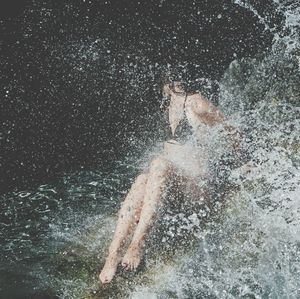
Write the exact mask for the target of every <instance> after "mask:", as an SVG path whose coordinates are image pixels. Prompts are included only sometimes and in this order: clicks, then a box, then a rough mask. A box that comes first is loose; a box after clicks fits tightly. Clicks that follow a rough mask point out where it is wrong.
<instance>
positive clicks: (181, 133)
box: [167, 95, 194, 144]
mask: <svg viewBox="0 0 300 299" xmlns="http://www.w3.org/2000/svg"><path fill="white" fill-rule="evenodd" d="M186 100H187V95H185V99H184V104H183V112H184V116H183V118H182V119H181V120H180V122H179V124H178V125H177V127H176V129H175V132H174V134H172V131H171V128H170V125H169V121H168V125H167V128H168V133H167V139H173V140H176V141H177V142H179V143H180V144H184V143H186V141H187V140H188V139H189V137H190V136H191V135H193V132H194V131H193V128H192V126H191V125H190V123H189V121H188V119H187V116H186V111H185V109H186ZM168 142H170V143H172V141H168Z"/></svg>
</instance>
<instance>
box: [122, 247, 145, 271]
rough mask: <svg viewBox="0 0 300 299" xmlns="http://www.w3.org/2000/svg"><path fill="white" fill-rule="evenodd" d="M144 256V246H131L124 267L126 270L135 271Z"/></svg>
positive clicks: (123, 261)
mask: <svg viewBox="0 0 300 299" xmlns="http://www.w3.org/2000/svg"><path fill="white" fill-rule="evenodd" d="M142 255H143V245H136V244H130V246H129V247H128V249H127V251H126V254H125V256H124V257H123V259H122V266H123V267H124V269H125V270H130V271H132V270H135V269H136V268H137V267H138V266H139V264H140V262H141V258H142Z"/></svg>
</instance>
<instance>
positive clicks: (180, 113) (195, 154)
mask: <svg viewBox="0 0 300 299" xmlns="http://www.w3.org/2000/svg"><path fill="white" fill-rule="evenodd" d="M163 95H164V97H169V98H170V104H169V107H168V112H169V123H170V129H171V136H172V139H170V140H169V141H167V142H166V143H165V144H164V150H163V152H162V153H161V154H160V155H159V156H157V157H156V158H155V159H154V160H153V161H152V162H151V163H150V166H149V169H148V171H147V172H144V173H141V174H140V175H139V176H138V177H137V178H136V180H135V182H134V183H133V185H132V187H131V189H130V191H129V192H128V194H127V196H126V198H125V200H124V202H123V204H122V207H121V209H120V212H119V218H118V222H117V226H116V230H115V234H114V237H113V240H112V242H111V245H110V247H109V255H108V257H107V259H106V262H105V265H104V267H103V269H102V271H101V273H100V275H99V278H100V281H101V282H102V283H109V282H110V281H111V280H112V279H113V277H114V275H115V273H116V269H117V266H118V264H119V263H120V262H121V264H122V266H123V267H124V268H125V269H126V270H134V269H136V268H137V267H138V265H139V263H140V261H141V257H142V255H143V250H144V244H145V237H146V235H147V233H148V230H149V228H150V227H151V225H152V223H153V220H154V217H155V215H156V213H157V210H158V207H159V204H160V203H161V201H162V193H163V191H164V189H165V187H166V185H167V183H168V181H169V179H170V178H172V177H173V176H174V175H175V174H176V175H178V174H179V175H181V176H182V177H184V178H186V181H188V182H190V187H192V188H193V187H195V186H197V184H196V182H197V180H198V179H200V180H201V179H206V178H207V177H208V176H209V171H207V169H206V167H205V164H206V163H205V162H206V161H205V153H203V152H202V153H201V151H199V150H197V146H195V144H193V142H188V138H189V137H190V136H191V135H195V136H196V137H198V138H197V139H198V142H201V135H202V134H204V133H205V131H207V128H208V127H211V126H213V125H215V124H222V123H223V122H224V116H223V114H222V113H221V112H220V111H219V110H218V108H217V107H215V106H214V105H213V104H212V103H211V102H209V101H208V100H207V99H206V98H204V97H203V96H202V95H201V94H200V93H198V92H194V93H193V92H190V93H188V92H186V91H185V90H184V88H183V85H182V84H181V83H180V82H173V83H172V84H165V85H164V86H163ZM228 128H229V127H228V126H227V129H228ZM206 133H207V132H206ZM196 188H197V187H196ZM194 190H196V189H194ZM131 233H133V236H132V239H131V242H130V244H129V246H128V248H127V251H126V253H125V255H124V256H123V259H121V254H122V253H123V252H122V251H123V250H122V249H123V248H124V246H125V245H126V243H127V242H128V240H127V239H128V238H127V237H128V236H129V235H130V234H131Z"/></svg>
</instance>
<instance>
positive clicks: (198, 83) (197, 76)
mask: <svg viewBox="0 0 300 299" xmlns="http://www.w3.org/2000/svg"><path fill="white" fill-rule="evenodd" d="M174 82H180V84H181V87H182V88H183V90H184V92H185V93H187V94H195V93H201V94H202V95H203V96H205V97H206V98H208V99H209V100H210V101H212V102H213V103H214V104H217V98H218V91H219V83H218V82H217V81H216V80H212V79H210V78H208V77H205V76H204V75H203V74H202V73H201V72H197V73H195V71H192V70H189V68H183V67H181V68H180V69H167V71H165V72H163V73H162V79H161V83H162V84H161V86H164V85H165V84H169V85H170V88H171V89H172V90H173V91H174ZM172 86H173V87H172Z"/></svg>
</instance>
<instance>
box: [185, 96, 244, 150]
mask: <svg viewBox="0 0 300 299" xmlns="http://www.w3.org/2000/svg"><path fill="white" fill-rule="evenodd" d="M191 108H192V111H193V112H194V113H195V114H196V116H197V117H198V118H199V120H200V121H201V122H203V123H205V124H206V125H209V126H213V125H216V124H221V125H223V127H224V129H225V131H226V133H227V135H228V137H229V139H230V140H231V142H232V145H233V147H234V148H235V149H239V148H240V143H241V139H242V138H243V136H244V134H243V133H242V132H241V130H239V129H237V128H236V127H234V126H232V125H229V124H228V123H227V122H226V117H225V116H224V114H223V113H222V112H221V111H220V110H219V109H218V108H217V107H216V106H215V105H214V104H213V103H211V102H210V101H209V100H207V99H206V98H205V97H203V96H202V95H200V94H196V95H193V96H192V97H191Z"/></svg>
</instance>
